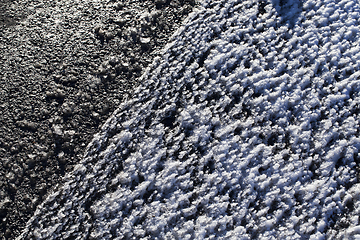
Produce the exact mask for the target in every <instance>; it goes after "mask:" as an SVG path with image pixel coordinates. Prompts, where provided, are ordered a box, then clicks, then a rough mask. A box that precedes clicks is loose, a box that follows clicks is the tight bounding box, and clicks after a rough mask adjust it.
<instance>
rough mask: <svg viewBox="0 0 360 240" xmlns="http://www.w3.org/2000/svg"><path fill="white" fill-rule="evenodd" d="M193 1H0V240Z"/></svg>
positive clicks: (77, 154)
mask: <svg viewBox="0 0 360 240" xmlns="http://www.w3.org/2000/svg"><path fill="white" fill-rule="evenodd" d="M195 4H196V3H195V1H194V0H175V1H172V0H167V1H164V0H160V1H159V0H148V1H116V0H115V1H99V0H86V1H76V0H75V1H67V0H58V1H42V0H36V1H34V0H31V1H30V0H23V1H6V0H5V1H4V0H0V86H1V88H0V112H1V114H0V239H13V238H15V237H16V236H18V235H19V234H20V232H21V230H22V229H23V228H24V226H25V223H26V222H27V221H28V219H29V218H30V217H31V216H32V214H33V213H34V211H35V209H36V207H37V206H38V204H39V203H41V202H42V201H43V200H44V198H45V197H46V196H47V193H49V191H50V190H52V189H54V188H56V186H57V184H59V183H60V182H61V178H62V176H64V174H65V173H66V172H69V171H71V170H72V168H73V166H74V165H75V164H76V163H77V162H78V161H79V160H80V159H81V157H82V155H83V153H84V150H85V147H86V146H87V144H88V143H89V141H90V140H91V139H92V137H93V135H94V134H95V133H96V132H98V131H99V129H100V127H101V126H102V124H103V123H104V121H105V120H106V119H108V118H109V116H110V115H111V114H112V112H113V111H114V109H115V108H116V107H117V106H118V105H119V104H120V103H121V102H123V101H124V100H125V99H127V98H128V96H129V95H131V93H132V90H133V89H134V88H135V87H136V86H138V84H139V82H138V79H139V76H140V75H141V74H142V73H143V72H144V71H145V69H146V68H147V66H148V65H149V63H151V62H152V60H153V58H154V57H156V56H158V55H159V50H160V49H162V48H163V47H164V45H165V44H166V43H167V41H168V39H169V37H170V36H171V34H172V33H173V32H174V30H176V29H177V28H178V27H179V25H180V24H181V22H182V21H183V19H184V18H185V17H186V16H187V15H188V14H189V13H190V12H191V10H192V8H193V7H194V6H195Z"/></svg>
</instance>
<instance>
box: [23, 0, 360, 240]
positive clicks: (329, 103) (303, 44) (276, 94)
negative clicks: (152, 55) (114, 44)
mask: <svg viewBox="0 0 360 240" xmlns="http://www.w3.org/2000/svg"><path fill="white" fill-rule="evenodd" d="M359 6H360V5H359V2H358V1H355V0H342V1H338V0H321V1H315V0H304V1H300V0H292V1H291V0H289V1H283V0H273V1H270V0H263V1H257V0H244V1H240V0H239V1H235V0H219V1H209V0H203V1H201V6H200V7H199V8H198V9H197V10H196V11H195V12H194V13H193V14H191V15H190V16H189V17H188V19H187V20H186V21H185V23H184V25H183V27H182V28H181V29H179V30H178V31H177V32H176V33H175V34H174V36H173V38H172V40H171V42H170V43H169V44H168V45H167V47H166V48H165V49H164V51H163V57H161V58H158V59H156V60H155V61H154V63H153V65H152V66H151V67H150V68H149V69H148V70H147V72H146V73H145V74H144V75H143V77H142V80H141V81H142V82H143V84H142V85H141V86H140V87H139V88H138V89H137V90H136V91H135V92H134V94H133V96H132V98H131V99H130V100H128V101H126V102H125V103H123V104H122V105H121V106H120V107H119V109H118V110H117V111H116V112H115V113H114V114H113V116H112V117H111V118H110V119H109V120H108V121H107V122H106V124H105V125H104V126H103V127H102V130H101V132H100V133H99V134H97V135H96V136H95V137H94V139H93V141H92V143H91V144H90V145H89V146H88V150H87V153H86V155H85V157H84V158H83V161H82V162H81V163H79V164H78V165H77V166H76V167H75V170H74V171H73V172H71V173H69V174H67V175H66V177H65V180H64V181H65V183H64V185H62V186H60V187H59V188H58V189H57V190H56V191H54V192H53V193H52V194H50V195H49V196H48V198H47V199H46V200H45V201H44V202H43V203H42V204H41V206H40V207H39V208H38V209H37V211H36V213H35V214H34V216H33V217H32V218H31V220H30V221H29V222H28V224H27V226H26V229H25V230H24V232H23V234H22V235H21V236H20V237H19V239H33V238H35V239H68V238H69V239H140V238H141V239H341V238H343V239H353V238H354V239H355V238H356V237H360V225H359V214H360V201H359V200H360V187H359V184H358V180H357V177H358V176H357V175H358V170H357V168H358V164H359V162H360V156H359V155H358V154H359V148H360V138H359V130H360V127H359V113H360V94H359V91H360V71H359V70H360V66H359V65H360V49H359V46H360V44H359V18H360V8H359Z"/></svg>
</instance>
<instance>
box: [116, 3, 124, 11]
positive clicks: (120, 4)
mask: <svg viewBox="0 0 360 240" xmlns="http://www.w3.org/2000/svg"><path fill="white" fill-rule="evenodd" d="M114 8H115V10H117V11H119V10H122V9H123V8H124V4H123V3H120V2H119V3H116V4H115V5H114Z"/></svg>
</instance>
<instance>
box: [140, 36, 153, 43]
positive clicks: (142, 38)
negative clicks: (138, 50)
mask: <svg viewBox="0 0 360 240" xmlns="http://www.w3.org/2000/svg"><path fill="white" fill-rule="evenodd" d="M150 41H151V39H150V38H144V37H141V38H140V42H141V43H142V44H148V43H150Z"/></svg>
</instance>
